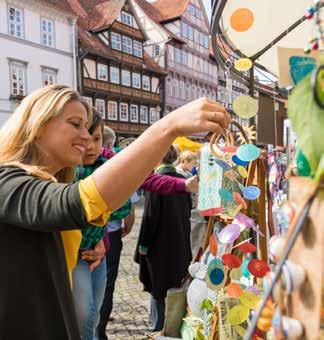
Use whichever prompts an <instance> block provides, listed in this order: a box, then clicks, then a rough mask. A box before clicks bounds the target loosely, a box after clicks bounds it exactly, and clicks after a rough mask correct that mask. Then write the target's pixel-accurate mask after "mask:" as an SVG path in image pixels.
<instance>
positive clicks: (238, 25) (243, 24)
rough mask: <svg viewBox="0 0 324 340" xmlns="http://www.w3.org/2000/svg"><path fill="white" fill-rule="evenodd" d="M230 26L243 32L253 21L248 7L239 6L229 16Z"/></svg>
mask: <svg viewBox="0 0 324 340" xmlns="http://www.w3.org/2000/svg"><path fill="white" fill-rule="evenodd" d="M230 22H231V27H232V28H233V30H235V31H237V32H245V31H247V30H248V29H250V28H251V27H252V25H253V23H254V15H253V12H252V11H251V10H250V9H248V8H239V9H237V10H236V11H235V12H233V14H232V16H231V21H230Z"/></svg>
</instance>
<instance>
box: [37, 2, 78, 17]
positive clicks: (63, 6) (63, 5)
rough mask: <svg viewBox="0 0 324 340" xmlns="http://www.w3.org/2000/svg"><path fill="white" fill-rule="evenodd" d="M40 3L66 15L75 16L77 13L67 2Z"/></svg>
mask: <svg viewBox="0 0 324 340" xmlns="http://www.w3.org/2000/svg"><path fill="white" fill-rule="evenodd" d="M39 2H41V3H43V4H45V5H47V6H49V7H52V8H55V9H57V10H59V11H63V12H65V13H66V14H69V15H73V16H75V13H74V11H73V10H72V8H71V6H70V4H69V2H68V1H67V0H39Z"/></svg>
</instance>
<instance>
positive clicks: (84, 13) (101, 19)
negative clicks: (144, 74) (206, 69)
mask: <svg viewBox="0 0 324 340" xmlns="http://www.w3.org/2000/svg"><path fill="white" fill-rule="evenodd" d="M67 1H68V3H69V5H70V6H71V8H72V9H73V10H74V13H75V14H76V15H77V16H78V38H79V43H80V47H82V48H83V49H85V50H88V51H89V52H91V53H93V54H98V55H101V56H103V57H106V58H109V59H116V56H115V54H114V53H112V51H111V50H110V49H109V48H107V46H106V45H104V44H103V42H102V41H101V40H100V39H99V38H98V36H97V35H96V34H94V33H91V32H93V31H94V28H95V27H98V28H99V27H100V29H103V27H104V26H110V25H111V24H112V23H113V22H114V21H115V19H116V18H117V16H118V13H119V11H120V10H121V9H122V7H123V6H124V4H125V1H126V0H109V1H102V0H67ZM91 4H92V5H94V7H91ZM110 6H112V7H111V8H110ZM117 10H118V11H117ZM95 23H97V24H96V25H95ZM103 25H104V26H103ZM143 62H144V67H145V68H146V69H147V70H151V71H153V72H156V73H160V74H165V71H164V70H163V68H161V67H160V66H159V65H158V64H157V63H156V62H155V61H154V60H153V59H152V58H151V57H150V56H149V55H148V54H146V53H145V52H144V55H143Z"/></svg>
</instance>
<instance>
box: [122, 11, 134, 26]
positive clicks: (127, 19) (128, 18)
mask: <svg viewBox="0 0 324 340" xmlns="http://www.w3.org/2000/svg"><path fill="white" fill-rule="evenodd" d="M133 20H134V19H133V16H132V15H131V14H130V13H127V12H125V11H122V12H121V22H122V23H123V24H125V25H127V26H130V27H133Z"/></svg>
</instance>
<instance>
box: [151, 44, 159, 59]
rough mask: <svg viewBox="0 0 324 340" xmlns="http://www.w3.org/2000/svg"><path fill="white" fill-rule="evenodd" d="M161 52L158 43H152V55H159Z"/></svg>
mask: <svg viewBox="0 0 324 340" xmlns="http://www.w3.org/2000/svg"><path fill="white" fill-rule="evenodd" d="M160 53H161V49H160V45H159V44H154V46H153V57H159V56H160Z"/></svg>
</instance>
